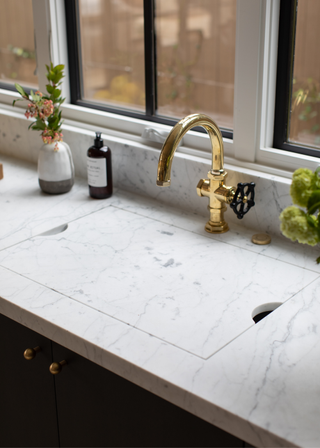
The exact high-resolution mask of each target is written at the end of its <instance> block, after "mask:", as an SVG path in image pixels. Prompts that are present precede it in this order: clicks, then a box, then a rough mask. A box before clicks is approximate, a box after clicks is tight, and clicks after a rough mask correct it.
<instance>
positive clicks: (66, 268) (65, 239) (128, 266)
mask: <svg viewBox="0 0 320 448" xmlns="http://www.w3.org/2000/svg"><path fill="white" fill-rule="evenodd" d="M191 235H192V234H190V232H188V231H185V230H182V229H179V228H177V227H173V226H169V225H167V224H163V223H162V222H160V221H155V220H153V219H150V218H146V217H144V216H143V217H142V216H139V215H138V214H136V213H132V212H128V211H125V210H121V209H119V208H117V207H114V206H112V205H111V206H109V207H107V208H106V209H103V210H100V211H98V212H96V213H93V214H91V215H89V216H85V217H83V218H80V219H77V220H74V221H72V222H70V223H69V225H68V228H67V229H66V230H65V231H64V232H63V233H61V234H56V235H48V236H38V237H35V238H31V239H29V240H27V241H25V242H23V243H21V244H17V245H15V246H13V247H11V248H8V249H7V250H3V251H1V252H0V263H1V265H2V266H5V267H7V268H9V269H11V270H14V271H15V272H17V273H19V274H21V275H23V276H25V277H27V278H30V279H32V280H34V281H36V282H39V283H41V284H43V285H45V286H47V287H49V288H52V289H54V290H56V291H59V292H61V293H62V294H64V295H66V296H68V297H70V298H73V299H75V300H77V301H79V302H81V303H83V304H86V305H88V306H90V307H92V308H94V309H96V310H98V311H101V312H103V313H105V314H107V315H108V316H111V317H114V318H116V319H118V320H120V321H121V322H124V323H127V324H129V325H131V326H133V327H135V328H138V329H140V330H143V331H145V332H146V333H148V334H152V335H153V336H156V337H158V338H159V339H161V340H164V341H166V342H170V343H171V344H173V345H176V346H177V347H179V348H182V349H184V350H187V351H189V352H190V353H193V354H195V355H197V356H201V357H203V358H208V357H209V356H211V355H212V354H213V353H215V352H216V351H218V350H219V349H221V348H222V347H223V346H225V345H226V344H227V343H229V342H230V341H231V340H232V339H234V338H236V337H237V336H239V335H240V334H241V333H242V332H243V331H245V330H246V329H247V328H249V327H250V326H253V325H254V323H253V320H252V318H251V313H252V311H253V309H254V308H256V307H257V306H259V305H261V304H263V303H266V302H275V301H281V302H284V301H286V300H288V299H289V298H290V297H292V296H293V295H294V294H295V293H296V292H297V291H299V290H300V289H302V288H303V287H305V286H306V285H308V284H309V283H310V282H312V281H313V280H314V279H315V278H316V277H317V276H318V274H316V273H314V272H312V271H308V270H304V269H300V268H297V267H294V266H291V265H289V266H288V264H286V263H283V262H280V261H277V260H274V259H270V258H268V257H264V256H263V255H261V254H257V253H254V252H249V251H247V250H245V249H244V248H238V247H234V246H232V245H227V244H225V243H222V242H220V241H217V240H212V239H210V238H207V237H205V236H202V235H197V234H193V235H192V238H191ZM289 272H290V275H288V273H289ZM275 283H276V284H277V289H276V290H275V289H274V287H273V285H274V284H275Z"/></svg>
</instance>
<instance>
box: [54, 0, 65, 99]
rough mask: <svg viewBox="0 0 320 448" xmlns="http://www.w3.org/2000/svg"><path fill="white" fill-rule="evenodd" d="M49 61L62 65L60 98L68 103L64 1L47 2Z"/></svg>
mask: <svg viewBox="0 0 320 448" xmlns="http://www.w3.org/2000/svg"><path fill="white" fill-rule="evenodd" d="M49 8H50V29H51V32H50V40H51V42H50V43H51V60H52V63H53V65H58V64H63V65H64V75H65V78H64V82H63V83H62V85H61V90H62V96H63V97H64V98H66V102H70V88H69V82H68V80H69V63H68V45H67V28H66V14H65V6H64V0H49Z"/></svg>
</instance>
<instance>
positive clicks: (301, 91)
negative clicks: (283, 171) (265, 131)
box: [289, 0, 320, 149]
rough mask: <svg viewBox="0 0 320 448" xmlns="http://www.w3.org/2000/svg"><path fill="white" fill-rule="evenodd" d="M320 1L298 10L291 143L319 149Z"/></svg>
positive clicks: (305, 2)
mask: <svg viewBox="0 0 320 448" xmlns="http://www.w3.org/2000/svg"><path fill="white" fill-rule="evenodd" d="M319 20H320V1H319V0H300V1H299V2H298V10H297V25H296V37H295V55H294V67H293V82H292V99H291V117H290V126H289V129H290V131H289V142H292V143H297V144H302V145H306V146H313V147H316V148H318V149H320V58H319V57H318V56H319V54H318V52H319V41H320V27H319Z"/></svg>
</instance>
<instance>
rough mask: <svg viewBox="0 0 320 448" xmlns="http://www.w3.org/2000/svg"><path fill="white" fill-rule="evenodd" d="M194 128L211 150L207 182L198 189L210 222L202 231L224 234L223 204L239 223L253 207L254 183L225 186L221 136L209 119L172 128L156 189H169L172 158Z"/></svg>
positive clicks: (199, 117)
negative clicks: (205, 135)
mask: <svg viewBox="0 0 320 448" xmlns="http://www.w3.org/2000/svg"><path fill="white" fill-rule="evenodd" d="M195 126H202V127H203V128H204V129H205V130H206V131H207V132H208V134H209V137H210V140H211V147H212V164H211V170H210V171H209V172H208V179H200V181H199V183H198V185H197V194H198V196H201V197H203V196H204V197H207V198H208V199H209V206H208V209H209V212H210V219H209V221H208V222H207V224H206V225H205V230H206V231H207V232H210V233H223V232H227V231H228V230H229V227H228V224H227V223H226V222H225V220H224V217H223V215H224V212H225V211H226V210H227V207H226V204H230V206H231V208H232V209H233V211H234V212H235V213H236V215H237V216H238V218H239V219H241V218H243V216H244V215H245V214H246V213H247V212H248V211H249V209H250V208H251V207H253V206H254V183H253V182H251V183H250V184H249V183H247V184H244V183H239V184H238V188H237V189H236V188H235V187H227V186H226V185H225V184H224V181H225V178H226V177H227V173H226V171H224V168H223V140H222V135H221V132H220V129H219V128H218V126H217V125H216V123H215V122H214V121H213V120H212V119H211V118H210V117H207V115H203V114H194V115H189V116H187V117H185V118H183V119H182V120H181V121H179V123H177V124H176V125H175V126H174V128H173V129H172V131H171V132H170V134H169V135H168V137H167V139H166V141H165V142H164V145H163V147H162V150H161V154H160V158H159V163H158V176H157V185H158V186H159V187H168V186H169V185H170V178H171V165H172V160H173V156H174V154H175V152H176V149H177V147H178V145H179V142H180V140H181V139H182V137H183V136H184V135H185V134H186V133H187V132H188V131H189V130H190V129H192V128H194V127H195Z"/></svg>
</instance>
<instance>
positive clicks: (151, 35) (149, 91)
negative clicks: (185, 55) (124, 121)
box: [143, 0, 156, 116]
mask: <svg viewBox="0 0 320 448" xmlns="http://www.w3.org/2000/svg"><path fill="white" fill-rule="evenodd" d="M143 10H144V65H145V93H146V115H147V116H153V115H155V112H156V76H155V73H156V65H155V64H156V54H155V23H154V20H155V14H154V0H144V1H143Z"/></svg>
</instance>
